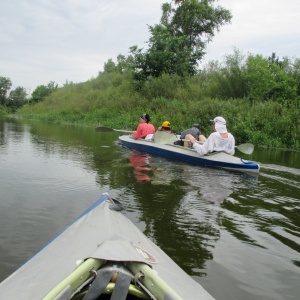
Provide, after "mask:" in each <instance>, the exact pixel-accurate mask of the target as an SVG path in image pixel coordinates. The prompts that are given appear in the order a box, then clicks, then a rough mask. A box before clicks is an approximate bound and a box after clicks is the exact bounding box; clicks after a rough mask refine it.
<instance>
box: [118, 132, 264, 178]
mask: <svg viewBox="0 0 300 300" xmlns="http://www.w3.org/2000/svg"><path fill="white" fill-rule="evenodd" d="M119 140H120V142H121V144H122V145H123V146H125V147H128V148H130V149H134V150H137V151H142V152H147V153H151V154H154V155H158V156H164V157H167V158H170V159H175V160H181V161H185V162H188V163H191V164H193V165H200V166H205V167H214V168H221V169H227V170H234V171H242V172H251V173H258V172H259V165H258V164H257V163H255V162H253V161H248V160H244V159H242V158H238V157H235V156H232V155H229V154H227V153H225V152H214V153H211V154H209V155H205V156H199V154H198V153H197V152H196V151H195V150H194V149H189V148H185V147H182V146H177V145H173V144H158V143H155V142H154V141H152V140H135V139H133V138H132V137H130V136H129V135H121V136H120V137H119Z"/></svg>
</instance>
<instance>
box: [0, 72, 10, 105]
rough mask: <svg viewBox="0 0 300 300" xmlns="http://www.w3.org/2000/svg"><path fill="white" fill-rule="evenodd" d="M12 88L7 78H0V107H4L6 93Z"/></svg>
mask: <svg viewBox="0 0 300 300" xmlns="http://www.w3.org/2000/svg"><path fill="white" fill-rule="evenodd" d="M11 86H12V82H11V80H10V79H9V78H6V77H1V76H0V105H6V102H7V95H8V91H9V90H10V88H11Z"/></svg>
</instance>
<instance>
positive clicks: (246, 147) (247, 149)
mask: <svg viewBox="0 0 300 300" xmlns="http://www.w3.org/2000/svg"><path fill="white" fill-rule="evenodd" d="M236 149H238V150H239V151H241V152H243V153H245V154H252V153H253V151H254V145H253V144H250V143H245V144H241V145H238V146H236Z"/></svg>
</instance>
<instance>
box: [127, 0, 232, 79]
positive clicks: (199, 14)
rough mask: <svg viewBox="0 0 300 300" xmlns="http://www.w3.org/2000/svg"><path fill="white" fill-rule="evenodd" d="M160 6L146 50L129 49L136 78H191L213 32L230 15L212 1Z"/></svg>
mask: <svg viewBox="0 0 300 300" xmlns="http://www.w3.org/2000/svg"><path fill="white" fill-rule="evenodd" d="M173 2H174V3H173V5H172V2H171V3H164V4H163V5H162V17H161V21H160V24H158V25H154V26H149V31H150V34H151V37H150V39H149V41H148V44H149V48H148V49H147V50H146V51H145V52H143V49H138V48H137V46H134V47H131V53H132V54H133V57H134V62H135V72H136V75H137V76H136V77H137V79H144V78H147V77H148V76H154V77H158V76H160V75H161V74H163V73H167V74H177V75H180V76H182V75H185V74H188V75H194V74H195V73H196V70H197V67H198V62H199V61H200V60H201V59H202V58H203V56H204V54H205V51H204V50H205V48H206V45H207V43H209V42H210V41H211V40H212V38H213V36H214V34H215V32H216V31H219V30H220V27H221V26H222V25H225V24H226V23H229V22H230V20H231V18H232V16H231V14H230V12H229V11H228V10H226V9H224V8H222V7H219V6H218V7H214V6H213V5H212V4H213V3H214V2H215V0H201V1H198V0H181V1H178V0H173Z"/></svg>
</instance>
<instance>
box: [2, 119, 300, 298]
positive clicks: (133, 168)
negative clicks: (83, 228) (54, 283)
mask: <svg viewBox="0 0 300 300" xmlns="http://www.w3.org/2000/svg"><path fill="white" fill-rule="evenodd" d="M236 155H238V156H241V157H244V158H246V159H252V160H255V161H257V162H259V163H260V164H261V172H260V174H259V175H258V176H256V177H250V176H247V175H245V174H237V173H233V172H229V171H224V170H218V169H209V168H201V167H194V166H191V165H188V164H185V163H178V162H176V164H175V163H174V162H172V161H168V160H166V159H164V158H161V157H153V156H150V155H145V154H141V153H136V152H134V151H131V150H128V149H125V148H122V147H121V146H120V145H119V143H118V133H116V132H113V133H99V132H95V130H94V129H93V128H81V127H75V126H62V125H54V124H47V123H40V122H30V121H18V120H15V119H1V118H0V178H1V184H0V281H2V280H3V279H4V278H6V277H7V276H8V275H10V274H11V273H12V272H13V271H14V270H16V269H17V268H18V267H19V266H20V265H21V264H22V263H23V262H24V261H25V260H27V259H28V258H29V257H31V256H32V255H33V254H34V253H35V252H36V251H37V250H38V249H39V248H41V247H42V246H43V245H44V244H45V243H46V242H47V241H48V240H49V239H51V238H53V237H54V236H55V235H56V234H58V233H59V232H60V231H61V230H62V229H63V228H64V227H65V226H66V225H67V224H69V223H70V222H72V221H73V220H74V218H76V217H77V215H79V214H80V213H82V212H83V211H84V210H85V209H86V208H87V207H88V206H90V205H91V204H92V203H93V202H95V201H96V200H97V199H98V198H99V197H100V195H101V194H102V193H103V192H107V191H108V192H109V193H110V195H111V196H113V197H114V198H116V199H118V200H119V201H120V202H122V204H123V206H124V208H125V209H126V211H125V214H126V215H127V216H128V217H129V219H130V220H131V221H132V222H133V223H134V224H136V226H137V227H138V228H140V229H141V230H142V231H143V232H144V233H145V234H146V235H147V236H148V237H149V238H150V239H151V240H152V241H154V242H155V243H156V244H157V245H158V246H159V247H161V248H162V249H163V250H164V251H165V252H166V253H167V254H168V255H169V256H170V257H171V258H172V259H173V260H174V261H175V262H176V263H177V264H179V265H180V266H181V267H182V268H183V269H184V270H185V271H186V272H187V273H188V274H189V275H190V276H192V277H193V278H194V279H195V280H196V281H198V282H199V283H200V284H201V285H202V286H203V287H204V288H205V289H206V290H207V291H208V292H209V293H210V294H211V295H212V296H214V297H215V298H216V299H228V300H229V299H244V300H245V299H254V298H255V299H299V295H300V153H299V152H292V151H282V150H266V149H259V148H256V149H255V151H254V153H253V155H252V156H251V158H249V157H247V156H245V155H244V156H243V155H241V154H240V153H236ZM49 263H51V262H49ZM18 288H20V287H18ZM0 296H1V295H0ZM195 299H198V298H197V296H196V295H195Z"/></svg>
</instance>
